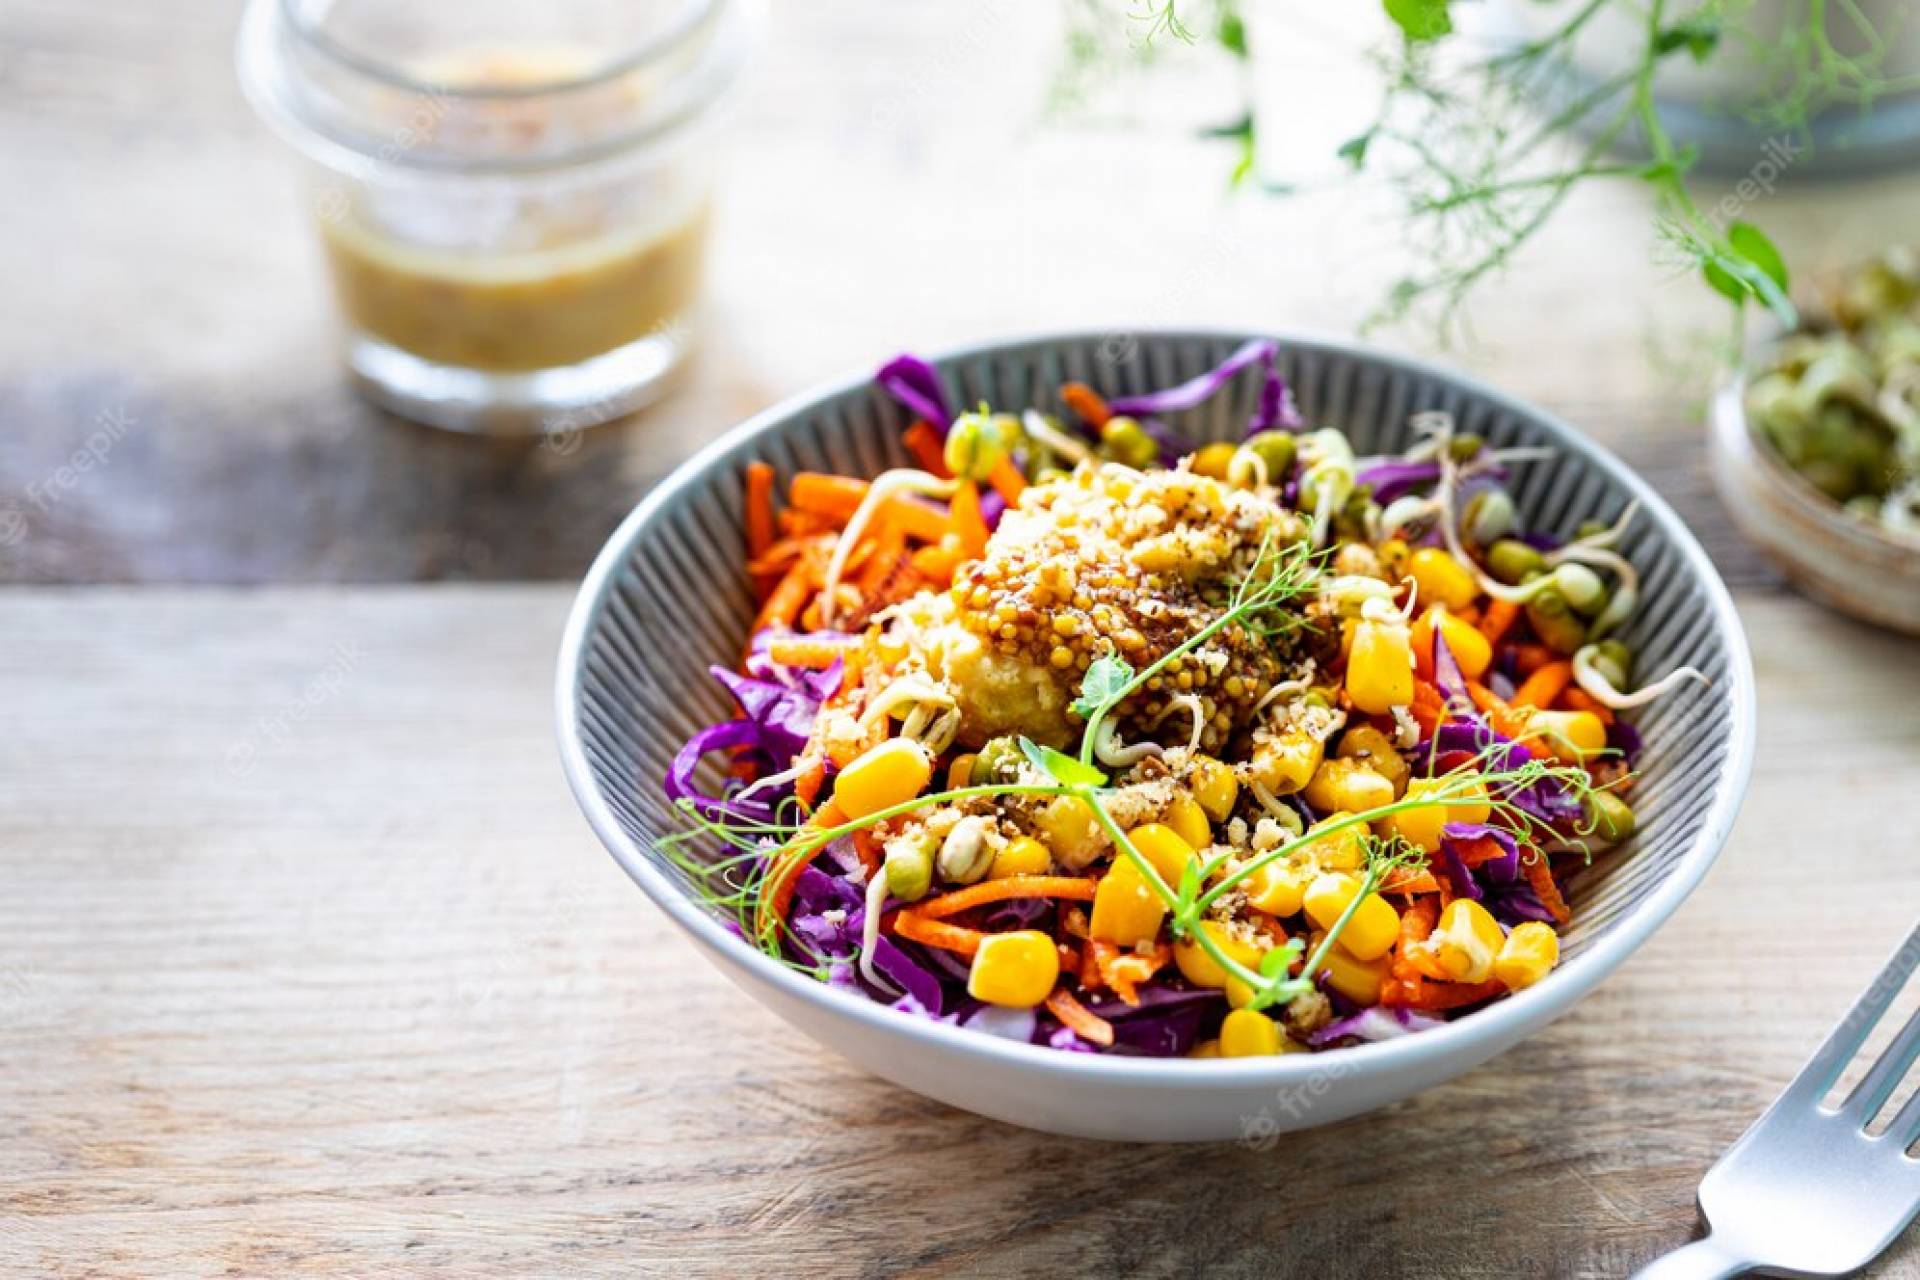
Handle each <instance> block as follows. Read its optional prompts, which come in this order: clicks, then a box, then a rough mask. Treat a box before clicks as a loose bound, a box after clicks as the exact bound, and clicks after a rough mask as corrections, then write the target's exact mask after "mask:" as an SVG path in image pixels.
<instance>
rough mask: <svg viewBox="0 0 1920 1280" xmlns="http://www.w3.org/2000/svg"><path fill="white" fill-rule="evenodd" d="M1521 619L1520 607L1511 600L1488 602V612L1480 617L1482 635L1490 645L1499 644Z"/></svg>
mask: <svg viewBox="0 0 1920 1280" xmlns="http://www.w3.org/2000/svg"><path fill="white" fill-rule="evenodd" d="M1519 619H1520V606H1519V605H1517V604H1515V603H1514V602H1513V601H1511V600H1488V601H1487V611H1486V612H1485V613H1483V614H1481V615H1480V634H1481V635H1483V636H1485V637H1486V638H1487V643H1488V644H1496V645H1497V644H1499V643H1500V641H1501V640H1502V639H1504V638H1505V637H1506V634H1507V632H1509V631H1511V630H1513V624H1514V623H1515V622H1517V621H1519Z"/></svg>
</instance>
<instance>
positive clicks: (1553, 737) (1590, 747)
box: [1527, 711, 1607, 764]
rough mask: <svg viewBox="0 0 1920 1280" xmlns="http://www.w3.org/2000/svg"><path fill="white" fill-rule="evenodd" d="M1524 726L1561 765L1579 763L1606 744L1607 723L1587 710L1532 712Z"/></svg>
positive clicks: (1601, 749)
mask: <svg viewBox="0 0 1920 1280" xmlns="http://www.w3.org/2000/svg"><path fill="white" fill-rule="evenodd" d="M1527 727H1528V728H1529V729H1531V730H1533V731H1535V732H1537V733H1539V734H1540V735H1541V737H1542V738H1543V739H1544V741H1545V742H1546V744H1547V746H1548V748H1549V749H1551V750H1552V752H1553V754H1554V756H1555V757H1556V758H1557V759H1559V760H1560V761H1561V762H1562V763H1564V764H1579V763H1580V762H1581V761H1582V760H1583V759H1585V758H1586V757H1587V756H1590V755H1592V754H1593V753H1594V752H1596V751H1603V750H1605V749H1606V745H1607V726H1606V725H1605V724H1604V723H1602V721H1601V719H1600V717H1599V716H1597V715H1595V714H1593V712H1591V711H1535V712H1533V713H1532V714H1531V715H1529V716H1528V717H1527Z"/></svg>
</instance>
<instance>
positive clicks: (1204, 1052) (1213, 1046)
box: [1187, 1040, 1220, 1058]
mask: <svg viewBox="0 0 1920 1280" xmlns="http://www.w3.org/2000/svg"><path fill="white" fill-rule="evenodd" d="M1187 1056H1188V1057H1189V1058H1217V1057H1219V1056H1220V1042H1219V1041H1218V1040H1202V1041H1201V1042H1200V1043H1199V1044H1196V1045H1195V1046H1193V1048H1191V1049H1189V1050H1187Z"/></svg>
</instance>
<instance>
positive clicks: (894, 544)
mask: <svg viewBox="0 0 1920 1280" xmlns="http://www.w3.org/2000/svg"><path fill="white" fill-rule="evenodd" d="M874 523H875V528H874V529H873V530H872V531H871V532H870V533H869V534H868V538H869V545H870V546H871V547H872V550H871V551H870V552H869V553H868V555H867V564H866V568H865V569H863V570H862V571H861V573H860V576H859V577H858V578H856V579H854V585H855V586H856V587H859V588H860V598H861V600H862V601H871V600H872V599H873V597H874V595H875V594H876V593H877V592H878V591H879V590H880V586H881V584H882V583H884V582H885V581H886V580H887V578H888V577H889V576H890V575H891V574H892V573H893V571H894V570H895V569H896V568H898V567H899V565H900V561H901V559H902V558H903V557H904V556H905V555H906V554H907V536H906V534H904V533H902V532H901V531H900V526H899V525H897V524H895V523H894V522H893V520H892V518H891V515H890V514H889V513H884V512H883V513H882V514H881V516H880V519H879V520H877V521H875V522H874Z"/></svg>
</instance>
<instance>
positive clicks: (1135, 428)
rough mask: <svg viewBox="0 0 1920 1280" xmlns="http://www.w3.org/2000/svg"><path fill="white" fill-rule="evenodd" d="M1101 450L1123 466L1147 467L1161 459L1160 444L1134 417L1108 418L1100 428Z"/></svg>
mask: <svg viewBox="0 0 1920 1280" xmlns="http://www.w3.org/2000/svg"><path fill="white" fill-rule="evenodd" d="M1100 452H1101V454H1102V455H1104V456H1105V457H1107V458H1110V459H1112V460H1113V461H1115V462H1118V463H1120V464H1121V465H1122V466H1128V467H1135V468H1139V469H1143V470H1144V469H1145V468H1147V467H1150V466H1152V465H1153V464H1154V463H1156V462H1158V461H1159V460H1160V445H1159V443H1158V442H1157V441H1155V440H1154V438H1153V437H1152V436H1150V435H1148V434H1147V429H1146V428H1145V427H1143V426H1141V425H1140V424H1139V423H1138V422H1137V421H1135V420H1134V419H1132V418H1125V417H1120V418H1108V419H1107V425H1106V426H1104V427H1101V428H1100Z"/></svg>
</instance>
